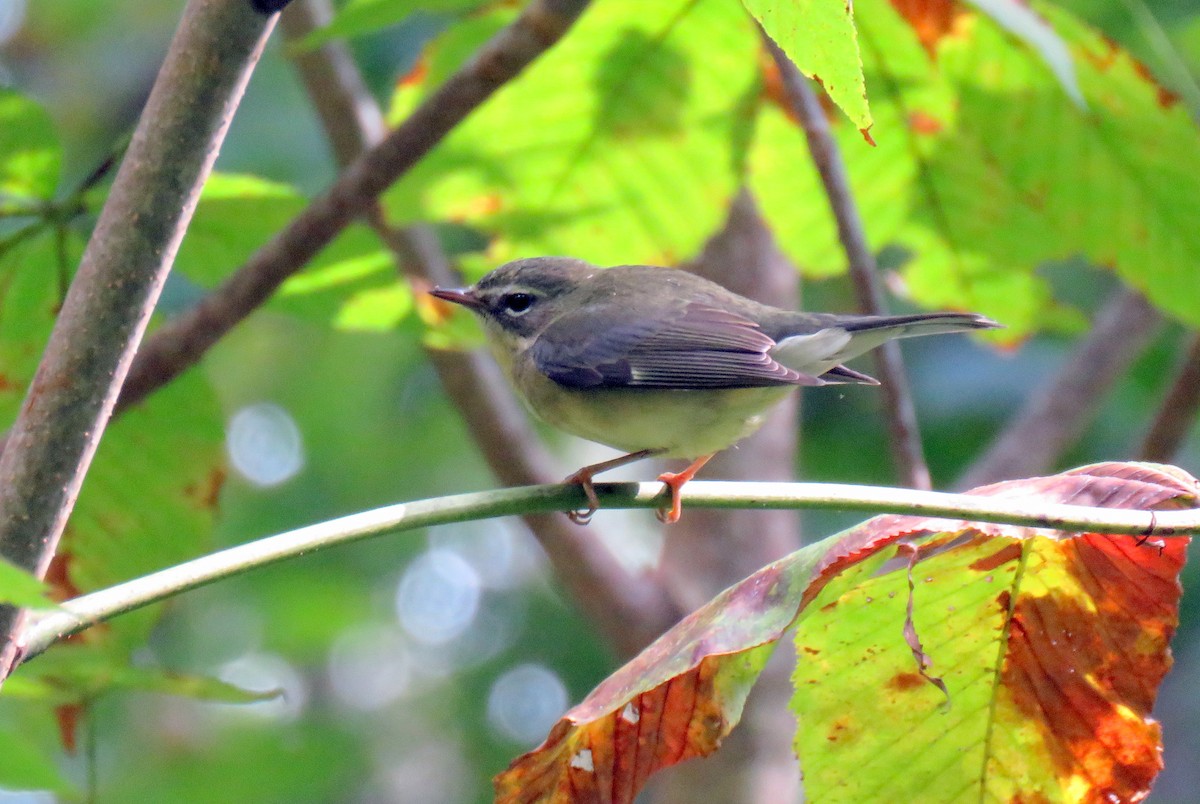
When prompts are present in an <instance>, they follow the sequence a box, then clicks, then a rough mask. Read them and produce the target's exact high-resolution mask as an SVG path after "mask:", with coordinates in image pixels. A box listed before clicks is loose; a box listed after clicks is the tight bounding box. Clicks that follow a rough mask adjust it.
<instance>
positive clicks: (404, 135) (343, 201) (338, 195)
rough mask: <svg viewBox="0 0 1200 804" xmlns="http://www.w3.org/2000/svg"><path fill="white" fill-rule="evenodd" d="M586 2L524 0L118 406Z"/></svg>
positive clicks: (173, 334)
mask: <svg viewBox="0 0 1200 804" xmlns="http://www.w3.org/2000/svg"><path fill="white" fill-rule="evenodd" d="M586 6H587V0H533V2H531V3H530V4H529V5H528V6H526V8H525V10H524V11H523V12H522V13H521V15H520V16H519V17H518V18H517V19H516V20H514V21H513V22H512V24H510V25H509V26H508V27H506V28H504V29H503V30H501V31H500V32H499V33H497V34H496V35H495V36H493V37H492V39H491V40H489V41H488V43H487V44H485V45H484V46H483V47H482V48H481V49H480V50H479V52H478V53H476V54H475V56H474V58H472V59H471V60H470V61H469V62H468V63H467V64H466V65H464V66H463V67H462V68H461V69H460V70H459V71H458V72H456V73H455V74H454V75H452V76H451V77H450V78H449V79H448V80H447V81H446V83H444V84H443V85H442V86H441V87H439V88H438V89H437V91H436V92H434V93H433V94H431V95H430V96H429V97H428V98H427V99H426V100H425V102H424V103H422V104H421V105H420V106H419V107H417V109H416V110H415V111H414V112H413V113H412V115H410V116H409V118H408V119H407V120H405V121H404V123H403V124H402V125H401V126H399V127H398V128H396V129H394V130H393V131H392V132H391V133H390V134H388V135H387V137H386V138H385V139H384V140H383V141H382V142H380V143H379V144H378V145H376V146H375V147H373V148H371V149H370V150H369V151H367V152H366V153H364V154H363V155H362V156H361V157H359V158H358V159H356V160H355V161H354V163H353V164H351V165H350V167H348V168H347V169H346V170H345V171H344V172H343V173H342V174H341V175H340V176H339V177H338V179H337V180H336V181H335V182H334V184H333V186H332V187H330V188H329V189H328V190H327V191H326V192H325V193H324V194H323V195H322V196H320V197H319V198H317V199H315V200H314V201H313V202H312V203H311V204H309V205H308V207H307V208H306V209H305V210H304V211H303V212H301V213H300V214H299V215H298V216H296V218H294V219H293V220H292V222H291V223H289V224H288V226H287V227H286V228H285V229H283V230H282V231H281V232H280V233H279V234H277V235H276V236H275V237H274V238H273V239H272V240H271V241H270V242H269V243H267V244H266V245H265V246H263V247H262V248H261V249H259V250H258V251H257V252H256V253H255V254H254V256H252V257H251V258H250V260H249V261H248V262H247V263H246V264H245V265H243V266H242V267H241V268H240V269H239V270H238V271H237V272H236V273H235V274H234V275H233V276H231V277H230V278H229V279H227V280H226V281H225V282H224V283H223V284H222V285H221V286H220V287H218V288H217V289H216V290H214V291H213V292H212V293H210V294H208V296H206V297H205V298H204V299H203V300H202V301H201V302H200V303H199V304H197V305H196V306H195V307H193V308H192V309H191V310H189V311H188V312H186V313H184V314H182V315H180V316H179V317H177V318H175V319H173V320H171V321H170V322H168V323H167V324H166V325H164V326H163V327H162V328H161V329H160V330H158V331H157V332H155V333H154V336H153V337H151V338H150V339H149V340H148V341H147V342H146V345H145V347H144V348H143V349H142V350H141V351H140V352H139V353H138V356H137V361H136V362H135V363H134V366H133V369H132V370H131V372H130V375H129V378H128V380H127V381H126V383H125V388H124V390H123V391H122V394H121V400H120V406H121V407H125V406H127V405H132V404H135V403H137V402H138V401H140V400H141V399H142V398H143V397H145V396H146V395H147V394H149V393H150V392H151V391H153V390H154V389H155V388H158V387H159V386H161V385H163V384H164V383H166V382H168V381H170V380H171V379H173V378H174V377H176V376H177V375H178V374H180V373H181V372H182V371H184V370H185V369H186V368H188V367H189V366H191V365H193V364H194V363H196V362H197V361H198V360H199V359H200V357H201V356H202V355H203V354H204V353H205V352H206V351H207V350H208V349H209V348H210V347H211V346H212V345H213V344H215V343H216V342H217V341H218V340H220V339H221V337H222V336H223V335H224V334H225V333H226V332H228V331H229V330H230V329H232V328H233V327H234V326H235V325H236V324H237V323H238V322H240V321H241V320H242V319H243V318H245V317H246V316H247V315H249V314H250V313H251V312H253V311H254V310H255V309H257V308H258V307H259V306H260V305H262V304H263V303H264V302H265V301H266V300H267V299H268V298H269V297H270V296H271V294H272V293H273V292H274V291H275V289H276V288H278V287H279V285H280V284H282V283H283V281H284V280H285V279H287V278H288V277H289V276H291V275H292V274H294V273H296V272H297V271H298V270H300V269H301V268H302V267H303V266H304V265H305V264H306V263H307V262H308V261H309V260H310V259H312V258H313V257H314V256H316V255H317V254H318V253H319V252H320V251H321V249H323V248H324V247H325V246H327V245H328V244H329V243H330V242H331V241H332V240H333V239H334V238H335V237H336V236H337V235H338V233H339V232H341V231H342V229H344V228H345V227H346V226H347V225H349V224H350V223H351V222H352V221H353V220H354V219H355V218H356V217H358V216H359V215H362V214H363V213H366V212H368V211H369V209H370V207H371V205H372V204H373V203H374V202H375V200H376V198H378V196H379V195H380V194H381V193H382V192H383V191H384V190H386V189H387V188H388V187H389V186H390V185H391V184H392V183H393V182H395V181H396V180H397V179H399V178H400V177H401V176H403V175H404V174H405V173H406V172H407V171H408V170H409V169H410V168H411V167H412V166H413V165H414V164H416V163H417V162H418V161H419V160H420V159H421V157H423V156H424V155H425V154H426V153H428V152H429V151H430V149H432V148H433V147H434V146H435V145H436V144H437V143H438V142H439V141H441V139H442V138H443V137H444V136H445V135H446V134H447V133H448V132H449V131H450V130H451V129H453V128H454V127H455V126H456V125H458V123H460V122H461V121H462V120H463V118H465V117H466V116H467V115H468V114H470V113H471V112H472V111H473V110H474V109H475V108H476V107H477V106H479V104H481V103H483V102H484V101H485V100H487V98H489V97H490V96H491V95H492V93H494V92H495V91H496V90H497V89H499V88H500V87H501V86H503V85H504V84H505V82H507V81H509V80H511V79H512V78H514V77H515V76H517V75H518V74H519V73H520V72H521V71H522V70H523V69H525V67H527V66H528V65H529V63H530V62H532V61H533V60H534V59H535V58H537V57H538V56H540V55H541V54H542V53H543V52H545V50H546V49H547V48H549V47H550V46H551V45H553V44H554V43H555V42H557V41H558V39H559V38H560V37H561V36H562V35H563V34H564V33H566V31H567V29H568V28H569V27H570V26H571V24H572V23H573V22H574V21H575V19H576V18H577V17H578V16H579V15H580V14H581V13H582V12H583V10H584V8H586Z"/></svg>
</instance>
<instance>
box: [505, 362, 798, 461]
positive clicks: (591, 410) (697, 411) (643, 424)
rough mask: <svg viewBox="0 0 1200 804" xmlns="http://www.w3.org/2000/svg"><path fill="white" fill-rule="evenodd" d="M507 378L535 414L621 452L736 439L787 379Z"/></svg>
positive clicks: (781, 392)
mask: <svg viewBox="0 0 1200 804" xmlns="http://www.w3.org/2000/svg"><path fill="white" fill-rule="evenodd" d="M513 379H514V385H515V386H516V388H517V390H518V391H519V392H520V394H521V396H522V397H523V398H524V400H525V403H526V404H527V405H528V406H529V408H530V409H531V410H532V411H533V412H534V414H536V415H537V416H538V417H539V418H541V419H542V420H544V421H545V422H547V423H548V424H551V425H553V426H554V427H557V428H559V429H561V430H565V431H566V432H568V433H571V434H573V435H577V436H580V437H581V438H586V439H587V440H589V441H595V442H597V443H600V444H605V445H607V446H610V447H614V448H615V449H619V450H624V451H625V452H636V451H638V450H643V449H654V450H662V451H663V457H668V458H697V457H699V456H701V455H708V454H709V453H712V452H718V451H720V450H723V449H725V448H726V447H728V446H731V445H732V444H734V443H736V442H738V441H740V440H741V439H743V438H745V437H746V436H748V435H750V434H751V433H753V432H754V431H755V430H757V429H758V428H759V426H761V424H762V421H763V416H764V414H765V413H766V411H767V410H768V409H769V408H770V407H771V406H772V405H774V404H775V403H776V402H778V401H779V400H781V399H782V398H783V397H784V396H786V395H787V394H788V393H789V392H790V391H791V390H792V386H774V387H767V388H731V389H719V390H695V391H691V390H662V389H642V388H599V389H590V390H577V389H571V388H565V387H563V386H561V385H559V384H558V383H556V382H554V381H553V380H551V379H549V378H547V377H546V376H545V375H543V374H541V373H540V372H538V371H536V370H529V371H516V372H514V375H513Z"/></svg>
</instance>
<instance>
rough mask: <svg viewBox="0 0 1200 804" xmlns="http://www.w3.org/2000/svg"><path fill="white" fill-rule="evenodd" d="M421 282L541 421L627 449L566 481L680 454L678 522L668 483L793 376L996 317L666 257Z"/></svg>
mask: <svg viewBox="0 0 1200 804" xmlns="http://www.w3.org/2000/svg"><path fill="white" fill-rule="evenodd" d="M432 294H433V295H434V296H435V297H437V298H439V299H443V300H445V301H448V302H454V303H455V304H461V305H463V306H464V307H467V308H469V309H470V310H472V311H473V312H474V313H475V314H476V315H478V316H479V318H480V320H481V321H482V322H483V327H484V330H485V332H486V334H487V339H488V343H489V345H490V346H491V349H492V352H493V354H494V355H495V357H496V360H497V361H498V362H499V363H500V366H501V367H502V368H503V370H504V372H505V374H506V375H507V376H508V378H509V380H510V381H511V382H512V384H513V386H514V387H515V388H516V389H517V392H518V394H520V396H521V397H522V398H523V399H524V400H525V403H526V404H527V405H528V406H529V408H530V409H531V410H532V411H533V412H534V413H535V414H536V415H537V416H538V417H540V418H541V419H543V420H545V421H546V422H548V423H549V424H552V425H554V426H555V427H558V428H560V429H562V430H566V431H567V432H568V433H573V434H575V435H577V436H582V437H583V438H586V439H588V440H590V441H596V442H599V443H601V444H606V445H608V446H610V447H615V448H617V449H620V450H623V451H625V452H627V453H628V454H627V455H623V456H621V457H619V458H614V459H613V460H610V461H604V462H602V463H597V464H592V465H590V466H585V467H583V468H582V469H580V470H579V471H578V472H576V473H574V474H573V475H571V476H570V477H568V478H567V479H566V480H565V481H564V482H566V483H574V484H579V485H581V486H582V487H583V491H584V494H585V495H586V497H587V500H588V507H587V508H586V509H583V510H581V511H573V512H571V513H570V514H569V516H570V517H571V519H572V521H575V522H577V523H580V524H583V523H586V522H587V521H588V520H589V519H590V518H591V516H592V514H593V513H595V511H596V509H597V508H598V507H599V500H598V499H597V497H596V491H595V489H594V488H593V486H592V478H593V477H594V476H595V475H596V474H597V473H599V472H603V471H605V470H608V469H613V468H615V467H617V466H622V465H624V464H627V463H630V462H632V461H636V460H639V459H641V458H647V457H650V456H660V457H664V458H687V459H688V460H690V461H692V463H691V465H690V466H688V468H687V469H685V470H684V471H682V472H677V473H672V472H667V473H664V474H662V475H660V476H659V478H658V479H659V480H661V481H662V482H664V483H666V484H667V486H668V488H669V489H670V493H671V504H670V506H669V507H668V508H665V509H664V510H662V511H660V512H659V518H660V519H661V520H662V521H664V522H667V523H671V522H676V521H678V520H679V515H680V511H681V505H680V499H679V490H680V488H682V486H683V484H684V483H686V482H687V481H688V480H691V479H692V477H693V476H695V474H696V472H697V471H699V470H700V468H701V467H702V466H704V464H705V463H706V462H707V461H708V460H709V459H710V458H711V457H712V456H713V455H714V454H715V453H717V452H719V451H721V450H723V449H725V448H726V447H728V446H730V445H732V444H734V443H736V442H737V441H739V440H741V439H742V438H745V437H746V436H748V435H750V434H751V433H753V432H754V431H755V430H757V429H758V427H759V426H760V425H761V424H762V421H763V414H764V413H765V412H766V411H767V409H768V408H770V407H771V406H772V405H774V404H775V403H776V402H778V401H779V400H780V399H782V398H783V397H784V395H786V394H787V393H788V391H789V390H791V389H792V388H793V387H794V386H797V385H830V384H835V383H865V384H868V385H878V384H879V383H878V381H877V380H875V379H873V378H872V377H869V376H867V375H866V374H862V373H860V372H858V371H855V370H854V369H851V368H847V367H846V366H844V365H843V363H845V361H847V360H849V359H851V358H853V357H857V356H858V355H861V354H863V353H864V352H867V351H870V350H871V349H874V348H875V347H877V346H879V345H880V344H883V343H885V342H886V341H889V340H892V339H893V338H906V337H909V336H913V335H936V334H939V333H945V332H964V331H967V330H973V329H992V328H994V327H998V326H1000V325H999V324H996V323H995V322H994V321H991V320H989V319H987V318H984V317H983V316H981V315H976V314H974V313H922V314H917V315H901V316H862V315H831V314H828V313H797V312H793V311H790V310H780V309H778V308H775V307H769V306H767V305H765V304H759V303H758V302H755V301H751V300H750V299H747V298H745V297H742V296H739V295H737V294H736V293H733V292H732V291H729V290H726V289H725V288H723V287H721V286H720V285H718V284H715V283H713V282H710V281H708V280H707V279H702V278H701V277H698V276H696V275H695V274H691V273H688V272H686V271H682V270H678V269H673V268H656V267H652V266H648V265H621V266H617V267H615V268H599V267H597V266H595V265H590V264H588V263H586V262H583V261H582V260H576V259H570V258H566V257H535V258H532V259H524V260H517V261H515V262H510V263H508V264H506V265H502V266H500V267H499V268H497V269H496V270H494V271H492V272H491V273H489V274H488V275H487V276H485V277H483V278H482V279H481V280H479V282H478V283H477V284H475V285H474V286H473V287H469V288H464V289H461V290H449V289H444V288H435V289H434V290H433V291H432Z"/></svg>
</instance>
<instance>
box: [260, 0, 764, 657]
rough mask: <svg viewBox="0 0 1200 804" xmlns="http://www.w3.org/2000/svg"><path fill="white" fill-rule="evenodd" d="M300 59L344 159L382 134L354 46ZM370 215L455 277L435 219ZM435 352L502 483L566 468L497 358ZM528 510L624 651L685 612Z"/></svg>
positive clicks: (595, 541)
mask: <svg viewBox="0 0 1200 804" xmlns="http://www.w3.org/2000/svg"><path fill="white" fill-rule="evenodd" d="M329 15H330V10H329V6H328V2H327V0H301V1H300V2H296V3H293V5H292V7H291V8H290V9H289V10H288V12H287V13H285V14H284V15H283V19H282V21H281V24H282V26H283V29H284V34H285V36H287V37H288V38H289V39H293V40H299V39H301V38H303V37H304V36H306V35H307V34H308V33H309V32H310V31H311V30H313V29H315V28H316V27H318V26H320V25H322V24H324V23H325V22H326V21H327V20H328V19H329ZM296 66H297V69H298V70H299V72H300V76H301V79H302V80H303V82H304V85H305V87H306V89H307V90H308V93H309V96H310V97H311V98H312V99H313V102H314V104H315V106H316V107H317V110H318V114H319V116H320V118H321V121H322V125H323V126H324V128H325V130H326V132H327V134H328V136H329V138H330V142H331V143H332V144H333V147H334V152H335V156H336V157H337V159H338V161H339V163H342V164H344V163H346V162H350V161H352V160H353V159H355V158H356V157H357V156H358V154H359V152H361V151H362V150H364V149H366V148H369V147H371V146H373V145H374V144H375V143H376V142H377V141H378V140H379V133H378V130H377V128H376V121H379V122H380V123H381V121H382V115H380V113H379V109H378V106H377V105H376V104H375V101H374V99H373V98H371V96H370V95H369V94H368V93H367V91H366V87H365V84H364V82H363V81H362V78H361V76H360V75H359V73H358V70H357V68H356V67H355V66H354V63H353V61H352V60H351V59H350V57H349V54H348V53H347V52H346V50H345V48H344V47H342V46H341V45H340V44H337V43H331V44H328V45H325V46H324V47H322V48H319V49H318V50H316V51H313V52H309V53H306V54H303V57H302V58H297V60H296ZM368 217H369V219H370V222H371V225H372V226H373V227H374V228H375V231H376V232H377V233H378V234H379V236H380V237H381V238H382V239H383V240H384V242H385V243H386V244H387V245H388V247H389V248H391V250H392V252H393V253H394V254H395V256H396V261H397V264H398V265H399V266H400V268H401V269H402V271H403V273H404V274H405V275H406V276H407V277H408V278H409V279H410V280H415V282H414V284H415V285H416V286H417V287H418V292H420V291H419V288H421V287H423V286H427V285H430V286H431V285H438V284H440V285H448V284H452V283H453V281H454V280H453V277H451V275H450V266H449V263H448V260H447V258H446V254H445V252H444V251H443V250H442V247H441V244H440V243H439V242H438V239H437V235H436V234H435V233H434V232H433V230H432V229H431V228H429V227H427V226H414V227H410V228H408V229H399V228H396V227H393V226H389V225H388V224H387V222H386V221H385V220H384V218H383V214H382V211H380V210H379V208H378V206H377V205H374V206H373V208H372V209H371V211H370V212H369V213H368ZM426 354H427V355H428V357H429V360H430V362H431V363H432V365H433V367H434V370H435V371H436V372H437V374H438V378H439V379H440V380H441V383H442V388H443V389H444V390H445V392H446V395H447V396H448V397H449V398H450V401H451V402H453V403H454V405H455V407H456V408H458V411H459V413H460V414H461V415H462V417H463V420H464V422H465V423H466V425H467V428H468V430H470V432H471V436H472V438H473V439H474V441H475V443H476V445H477V446H478V447H479V449H480V451H481V452H482V454H483V457H484V460H485V461H487V464H488V466H489V468H490V469H491V470H492V473H493V474H494V475H495V476H496V478H497V479H498V480H499V481H500V482H501V483H503V484H504V485H508V486H528V485H538V484H548V483H553V482H554V481H556V480H557V479H558V478H559V477H561V476H562V475H563V474H564V473H562V472H559V471H557V468H556V466H555V463H554V460H553V458H552V457H551V456H550V455H549V453H547V452H546V450H545V449H544V448H543V447H542V445H541V441H540V440H539V439H538V437H537V434H536V433H535V432H534V431H533V429H532V428H531V427H530V426H529V423H528V420H527V418H526V417H525V415H524V414H523V412H522V411H521V409H520V406H519V405H518V404H517V402H516V400H515V399H514V397H513V394H512V392H511V391H510V390H509V388H508V383H507V382H506V381H505V380H504V378H503V376H501V374H500V372H499V370H498V369H497V368H496V366H495V365H494V364H493V363H492V361H491V360H489V359H488V358H486V357H483V356H481V355H478V354H463V353H458V352H448V351H444V350H438V349H426ZM524 519H525V523H526V525H527V526H528V527H529V529H530V531H531V532H532V533H533V535H534V537H535V538H536V539H537V540H538V543H539V544H540V545H541V546H542V549H543V550H544V551H545V552H546V555H547V557H548V558H549V560H550V564H551V566H552V567H553V568H554V573H555V576H556V577H557V578H558V579H559V581H560V582H561V583H562V585H563V587H564V588H565V589H566V590H567V591H568V593H570V594H571V596H572V597H573V598H574V599H575V600H576V601H577V603H578V604H579V606H580V607H581V608H582V610H583V611H584V613H585V615H587V617H588V618H589V621H590V622H592V623H594V624H595V625H596V626H597V628H598V629H599V631H600V633H601V634H603V635H604V637H605V638H606V639H607V640H608V642H609V644H610V645H612V646H613V648H614V649H615V650H616V651H617V653H618V654H619V655H621V656H623V657H629V656H632V655H634V654H636V653H637V652H638V651H640V650H641V649H642V648H644V647H645V646H646V645H648V644H649V643H650V642H651V641H653V640H654V639H655V638H656V637H657V636H658V635H659V634H661V633H662V632H663V631H664V630H666V629H667V627H669V626H670V625H671V623H673V622H675V621H676V620H677V619H678V618H679V617H680V616H681V615H682V611H681V610H680V609H679V608H677V607H676V606H674V605H672V604H671V601H670V600H668V598H667V596H666V594H665V592H664V590H663V589H662V587H661V586H659V585H658V584H657V583H655V582H654V581H653V579H651V578H650V577H643V578H635V577H633V576H632V575H630V573H629V572H628V571H627V570H626V569H625V568H624V567H623V566H621V564H620V563H618V562H617V561H616V559H615V558H614V556H613V555H612V554H611V553H610V552H609V551H608V550H607V549H606V548H605V546H604V545H605V541H604V540H603V539H602V538H600V537H599V536H598V534H597V533H596V526H595V524H593V526H592V527H591V528H590V529H589V530H585V529H584V528H581V527H579V526H576V525H572V524H571V523H570V522H569V521H568V520H567V519H566V518H565V517H562V516H558V515H549V516H547V515H528V516H526V517H524ZM764 563H765V562H764Z"/></svg>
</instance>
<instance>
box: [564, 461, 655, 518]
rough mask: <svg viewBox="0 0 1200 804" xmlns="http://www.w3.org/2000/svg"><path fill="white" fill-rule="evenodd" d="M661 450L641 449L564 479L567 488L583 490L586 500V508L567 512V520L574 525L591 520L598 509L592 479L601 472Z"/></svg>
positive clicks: (584, 469)
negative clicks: (577, 487) (572, 487)
mask: <svg viewBox="0 0 1200 804" xmlns="http://www.w3.org/2000/svg"><path fill="white" fill-rule="evenodd" d="M657 452H661V450H656V449H643V450H638V451H637V452H631V453H629V454H628V455H622V456H621V457H619V458H613V459H612V460H609V461H601V462H600V463H593V464H591V465H589V466H585V467H583V468H582V469H580V470H579V471H578V472H576V473H575V474H573V475H570V476H569V477H567V478H565V479H564V480H563V483H565V484H566V485H568V486H579V487H580V488H582V489H583V496H584V497H586V498H587V508H577V509H576V510H574V511H568V512H567V518H568V519H570V520H571V521H572V522H574V523H575V524H576V525H586V524H587V523H588V522H590V521H591V520H592V514H594V513H596V511H597V510H598V509H599V508H600V498H599V497H597V496H596V486H595V485H594V484H593V483H592V478H593V477H595V476H596V475H598V474H600V473H601V472H607V471H608V470H609V469H616V468H617V467H618V466H624V465H625V464H627V463H633V462H634V461H640V460H641V459H642V458H649V457H650V456H651V455H654V454H655V453H657Z"/></svg>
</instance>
